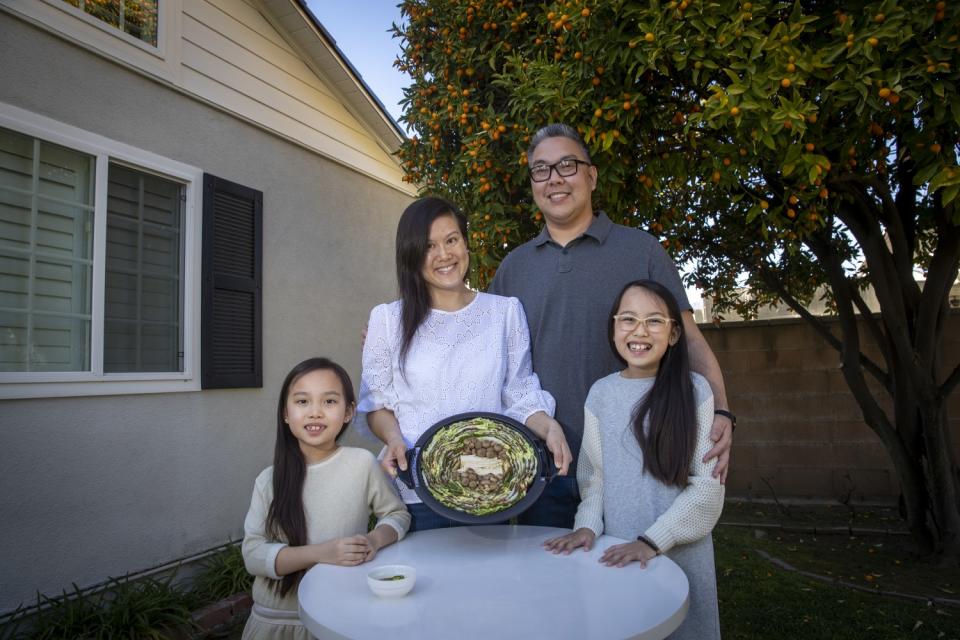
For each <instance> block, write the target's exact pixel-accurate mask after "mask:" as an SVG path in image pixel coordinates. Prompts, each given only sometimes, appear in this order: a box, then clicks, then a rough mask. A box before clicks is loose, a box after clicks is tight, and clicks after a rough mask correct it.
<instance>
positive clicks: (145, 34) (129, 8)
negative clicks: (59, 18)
mask: <svg viewBox="0 0 960 640" xmlns="http://www.w3.org/2000/svg"><path fill="white" fill-rule="evenodd" d="M63 1H64V2H66V3H67V4H69V5H72V6H74V7H78V8H80V9H82V10H83V11H84V12H85V13H87V14H89V15H91V16H93V17H94V18H96V19H98V20H102V21H103V22H105V23H107V24H109V25H110V26H112V27H116V28H117V29H119V30H121V31H123V32H124V33H128V34H130V35H131V36H133V37H134V38H137V39H138V40H142V41H144V42H146V43H148V44H152V45H153V46H157V5H158V4H159V1H158V0H63Z"/></svg>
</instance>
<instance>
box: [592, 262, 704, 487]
mask: <svg viewBox="0 0 960 640" xmlns="http://www.w3.org/2000/svg"><path fill="white" fill-rule="evenodd" d="M634 287H637V288H640V289H645V290H646V291H648V292H650V293H652V294H653V295H655V296H657V297H658V298H660V299H661V300H662V301H663V303H664V305H666V307H667V312H668V314H669V316H670V318H671V319H672V320H673V321H674V322H673V324H674V325H675V327H676V330H677V331H679V332H680V337H679V339H678V340H677V341H676V343H675V344H673V345H669V346H667V351H666V352H665V353H664V354H663V358H662V359H661V360H660V366H659V368H658V369H657V376H656V378H655V379H654V381H653V386H652V387H651V388H650V391H649V392H647V393H646V394H645V395H644V396H643V397H642V398H641V399H640V400H639V401H638V402H637V404H636V405H635V406H634V408H633V434H634V436H635V437H636V438H637V443H638V444H639V445H640V451H642V452H643V466H644V470H646V471H648V472H649V473H650V475H652V476H653V477H654V478H656V479H657V480H660V481H661V482H663V483H665V484H667V485H674V486H678V487H686V486H687V482H688V477H689V474H690V463H691V462H692V460H693V455H694V452H695V451H696V443H697V413H696V412H697V409H696V405H695V404H694V394H693V381H692V380H691V378H690V356H689V354H688V352H687V340H686V337H685V336H684V335H683V318H682V317H681V315H680V307H679V306H678V305H677V301H676V299H675V298H674V297H673V294H672V293H670V290H669V289H667V288H666V287H664V286H663V285H662V284H660V283H659V282H654V281H653V280H634V281H633V282H630V283H628V284H627V285H626V286H625V287H624V288H623V289H621V291H620V295H618V296H617V299H616V300H615V301H614V303H613V307H612V308H611V310H610V316H611V317H610V320H609V323H608V325H607V338H608V340H609V342H610V348H611V349H613V353H614V355H615V356H616V357H617V359H618V360H619V361H620V362H622V363H623V364H626V360H624V359H623V357H622V356H621V355H620V353H619V352H618V351H617V346H616V344H615V343H614V340H613V337H614V320H613V317H612V316H614V315H615V314H616V313H617V311H619V310H620V302H621V301H622V300H623V296H624V294H625V293H626V292H627V291H628V290H629V289H632V288H634ZM671 330H672V328H671ZM647 420H649V429H646V430H645V429H644V428H643V425H644V422H645V421H647Z"/></svg>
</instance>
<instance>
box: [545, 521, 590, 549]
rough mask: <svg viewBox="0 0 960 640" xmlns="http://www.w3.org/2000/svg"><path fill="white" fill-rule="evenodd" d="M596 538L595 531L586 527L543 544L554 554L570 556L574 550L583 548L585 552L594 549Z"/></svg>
mask: <svg viewBox="0 0 960 640" xmlns="http://www.w3.org/2000/svg"><path fill="white" fill-rule="evenodd" d="M595 538H596V536H595V535H594V533H593V531H592V530H591V529H588V528H586V527H580V528H579V529H577V530H576V531H574V532H573V533H568V534H567V535H565V536H560V537H559V538H550V539H549V540H545V541H544V542H543V548H544V549H546V550H547V551H552V552H553V553H562V554H563V555H570V552H571V551H573V550H574V549H578V548H580V547H583V550H584V551H590V549H592V548H593V541H594V539H595Z"/></svg>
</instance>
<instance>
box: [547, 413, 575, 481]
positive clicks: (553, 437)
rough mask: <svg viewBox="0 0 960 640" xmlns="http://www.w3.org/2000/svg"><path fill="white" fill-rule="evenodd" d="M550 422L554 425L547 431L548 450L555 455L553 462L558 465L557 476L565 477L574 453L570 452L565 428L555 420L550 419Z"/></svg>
mask: <svg viewBox="0 0 960 640" xmlns="http://www.w3.org/2000/svg"><path fill="white" fill-rule="evenodd" d="M550 420H551V421H552V422H553V424H552V425H550V427H549V428H548V429H547V437H546V442H547V449H548V450H549V451H550V453H552V454H553V462H554V464H556V465H557V475H561V476H565V475H567V471H569V470H570V464H571V463H572V462H573V453H572V452H571V451H570V445H568V444H567V436H565V435H564V434H563V427H561V426H560V423H559V422H557V421H556V420H554V419H553V418H550Z"/></svg>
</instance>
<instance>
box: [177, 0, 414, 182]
mask: <svg viewBox="0 0 960 640" xmlns="http://www.w3.org/2000/svg"><path fill="white" fill-rule="evenodd" d="M182 55H183V57H182V65H183V72H182V74H181V82H182V84H183V88H184V89H186V90H187V91H188V92H190V93H193V94H195V95H197V96H199V97H201V98H203V99H205V100H208V101H210V102H212V103H214V104H217V105H220V106H221V107H223V108H225V109H227V110H229V111H231V112H232V113H235V114H237V115H239V116H241V117H244V118H246V119H249V120H251V121H253V122H255V123H257V124H260V125H262V126H264V127H266V128H267V129H269V130H271V131H273V132H275V133H278V134H280V135H282V136H284V137H286V138H289V139H291V140H296V141H298V142H300V143H301V144H304V145H306V146H308V147H310V148H312V149H314V150H316V151H318V152H320V153H322V154H323V155H325V156H328V157H330V158H332V159H334V160H336V161H338V162H342V163H344V164H347V165H348V166H351V167H353V168H355V169H357V170H359V171H361V172H363V173H365V174H368V175H371V176H373V177H376V178H378V179H380V180H383V181H385V182H388V183H390V184H393V185H398V184H402V183H401V176H402V172H401V170H400V168H399V166H398V165H397V163H396V161H395V160H394V159H393V158H392V157H391V156H390V155H389V154H388V153H387V152H386V151H385V150H384V149H382V148H381V147H380V145H378V144H377V141H376V140H375V139H374V137H373V135H371V134H370V133H369V131H368V130H367V129H366V128H365V127H364V125H363V124H362V123H361V122H360V121H359V120H358V119H357V118H356V117H354V116H353V115H352V114H351V113H349V112H348V111H347V110H346V109H345V108H344V106H343V103H342V101H341V99H339V98H338V97H337V95H336V91H335V90H334V89H332V88H331V86H330V83H329V82H328V81H327V80H325V79H324V78H321V77H319V76H318V73H316V72H314V70H312V69H311V68H310V67H309V66H307V64H306V63H305V62H304V61H303V59H302V58H301V56H300V55H298V53H297V52H296V51H295V50H294V49H293V47H292V46H291V45H290V44H289V43H287V42H286V41H285V40H284V39H283V38H282V37H281V35H280V34H279V33H278V31H277V30H276V29H275V28H274V27H273V26H272V25H271V24H270V22H269V21H268V20H267V19H266V18H265V17H264V15H262V14H261V13H260V11H258V10H257V8H256V3H255V2H253V3H250V2H244V1H243V0H195V1H193V2H187V3H184V15H183V54H182Z"/></svg>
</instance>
